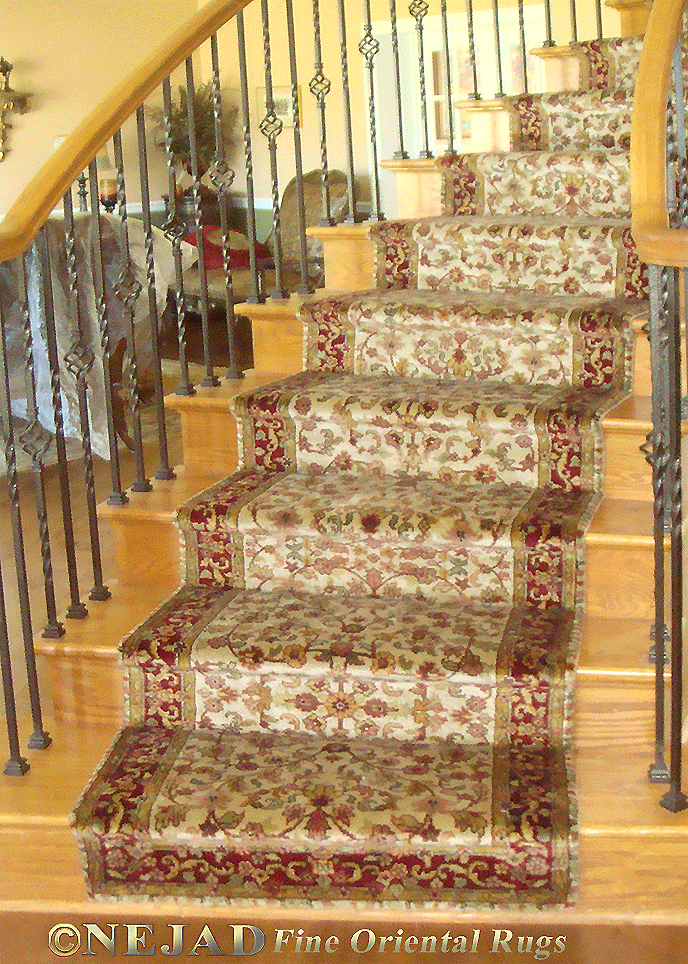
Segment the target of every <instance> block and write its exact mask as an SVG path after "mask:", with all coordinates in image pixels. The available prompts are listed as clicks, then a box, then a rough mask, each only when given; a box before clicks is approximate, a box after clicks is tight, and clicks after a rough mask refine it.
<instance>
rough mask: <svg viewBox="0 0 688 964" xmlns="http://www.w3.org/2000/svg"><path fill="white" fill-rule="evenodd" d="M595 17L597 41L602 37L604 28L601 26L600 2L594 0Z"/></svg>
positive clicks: (600, 0) (599, 0)
mask: <svg viewBox="0 0 688 964" xmlns="http://www.w3.org/2000/svg"><path fill="white" fill-rule="evenodd" d="M595 17H596V20H597V39H598V40H601V39H602V38H603V37H604V27H603V26H602V0H595Z"/></svg>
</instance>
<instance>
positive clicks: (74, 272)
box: [64, 191, 110, 600]
mask: <svg viewBox="0 0 688 964" xmlns="http://www.w3.org/2000/svg"><path fill="white" fill-rule="evenodd" d="M64 228H65V254H66V257H67V278H68V304H69V309H70V313H71V318H72V320H73V321H74V323H75V327H74V341H73V342H72V344H71V346H70V348H69V351H68V352H67V354H66V355H65V364H66V366H67V371H68V372H69V373H70V374H71V375H72V376H73V377H74V379H75V381H76V393H77V400H78V404H79V430H80V432H81V445H82V450H83V453H84V481H85V484H86V508H87V514H88V526H89V533H90V536H91V562H92V565H93V580H94V582H93V588H92V589H91V591H90V593H89V594H88V598H89V599H93V600H104V599H109V598H110V590H109V589H108V588H107V586H106V585H104V583H103V566H102V560H101V555H100V535H99V532H98V516H97V512H96V486H95V478H94V475H93V453H92V451H91V426H90V421H89V415H88V381H87V378H88V373H89V372H90V371H91V369H92V367H93V364H94V362H95V355H94V353H93V351H92V349H91V348H90V347H89V346H88V345H87V344H86V341H85V339H84V330H83V324H82V310H81V298H80V295H79V285H78V269H77V257H76V238H75V233H74V209H73V207H72V195H71V192H70V191H67V193H66V194H65V196H64Z"/></svg>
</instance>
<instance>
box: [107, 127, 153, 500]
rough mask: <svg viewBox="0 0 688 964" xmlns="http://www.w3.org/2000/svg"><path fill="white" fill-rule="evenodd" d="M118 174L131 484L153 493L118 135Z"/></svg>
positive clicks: (119, 288)
mask: <svg viewBox="0 0 688 964" xmlns="http://www.w3.org/2000/svg"><path fill="white" fill-rule="evenodd" d="M112 144H113V153H114V160H115V170H116V173H117V212H118V214H119V220H120V231H119V250H120V261H121V268H120V274H119V278H118V279H117V284H116V286H115V294H116V295H117V297H118V298H119V299H120V301H121V302H122V304H123V305H124V307H125V310H126V312H127V314H128V318H129V338H128V339H127V347H126V350H125V354H124V362H123V370H124V371H123V374H124V373H126V382H127V391H128V394H129V410H130V412H131V423H132V429H131V431H132V436H133V453H134V461H135V463H136V478H135V479H134V481H133V482H132V485H131V489H132V491H133V492H150V490H151V488H152V486H151V483H150V480H149V479H148V478H146V466H145V460H144V455H143V438H142V436H141V399H140V398H139V373H138V361H137V352H136V325H135V323H134V313H135V309H136V302H137V300H138V297H139V295H140V294H141V290H142V289H141V284H140V283H139V281H138V280H137V278H136V275H135V273H134V268H133V264H132V260H131V253H130V251H129V227H128V224H127V192H126V183H125V179H124V160H123V157H122V134H121V132H120V131H117V132H116V133H115V135H114V137H113V139H112Z"/></svg>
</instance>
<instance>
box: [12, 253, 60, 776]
mask: <svg viewBox="0 0 688 964" xmlns="http://www.w3.org/2000/svg"><path fill="white" fill-rule="evenodd" d="M18 275H19V280H20V297H21V296H22V294H21V292H22V289H24V296H25V282H24V264H23V259H20V261H19V263H18ZM27 323H28V321H25V323H24V327H25V326H26V324H27ZM10 399H11V394H10V377H9V368H8V359H7V332H6V329H5V319H4V317H3V315H2V311H0V431H1V432H2V439H3V443H4V450H5V462H6V466H7V490H8V495H9V511H10V520H11V524H12V542H13V547H14V565H15V571H16V574H17V592H18V596H19V611H20V615H21V631H22V639H23V642H24V658H25V665H26V673H27V682H28V687H29V700H30V703H31V717H32V722H33V733H32V735H31V737H30V739H29V747H30V748H31V749H39V750H40V749H45V748H46V747H48V746H50V743H51V739H50V737H49V736H48V734H47V733H46V732H45V730H44V729H43V719H42V712H41V701H40V694H39V692H38V674H37V671H36V655H35V651H34V645H33V628H32V621H31V602H30V599H29V577H28V571H27V568H26V553H25V551H24V529H23V525H22V513H21V506H20V495H19V477H18V474H17V453H16V445H15V439H14V429H13V426H12V418H13V416H12V408H11V401H10ZM2 603H3V605H2V607H0V608H1V609H2V618H3V621H4V597H3V600H2ZM4 630H5V633H6V624H5V627H4ZM2 631H3V627H1V626H0V635H1V634H2ZM0 642H1V641H0ZM8 660H9V653H8ZM3 683H4V685H5V695H6V697H8V696H9V695H10V692H11V693H12V700H13V699H14V692H13V688H12V685H11V683H12V680H11V667H10V664H9V661H8V663H7V666H6V667H5V665H4V657H3ZM6 709H7V710H8V719H7V722H8V727H11V726H12V719H11V718H12V707H10V706H7V707H6ZM14 725H15V727H16V717H15V723H14ZM11 742H12V741H11ZM17 750H18V745H17ZM27 769H28V766H26V761H24V760H22V758H21V757H20V756H19V754H18V752H17V753H15V752H14V751H13V752H12V758H11V759H10V761H9V762H8V764H7V767H6V769H5V772H6V773H8V774H12V775H18V774H21V773H25V772H26V770H27Z"/></svg>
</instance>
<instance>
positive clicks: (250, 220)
mask: <svg viewBox="0 0 688 964" xmlns="http://www.w3.org/2000/svg"><path fill="white" fill-rule="evenodd" d="M236 22H237V41H238V48H239V78H240V80H241V114H242V117H243V126H244V168H245V171H246V229H247V233H248V244H249V247H248V251H249V267H250V272H251V294H250V295H249V297H248V298H247V299H246V300H247V301H249V302H251V303H253V304H255V303H256V302H258V301H260V300H261V297H262V292H261V289H260V286H259V284H258V264H257V261H256V211H255V195H254V190H253V151H252V148H251V111H250V106H249V100H250V98H249V92H248V66H247V63H246V35H245V30H244V14H243V11H242V12H240V13H238V14H237V17H236Z"/></svg>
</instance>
